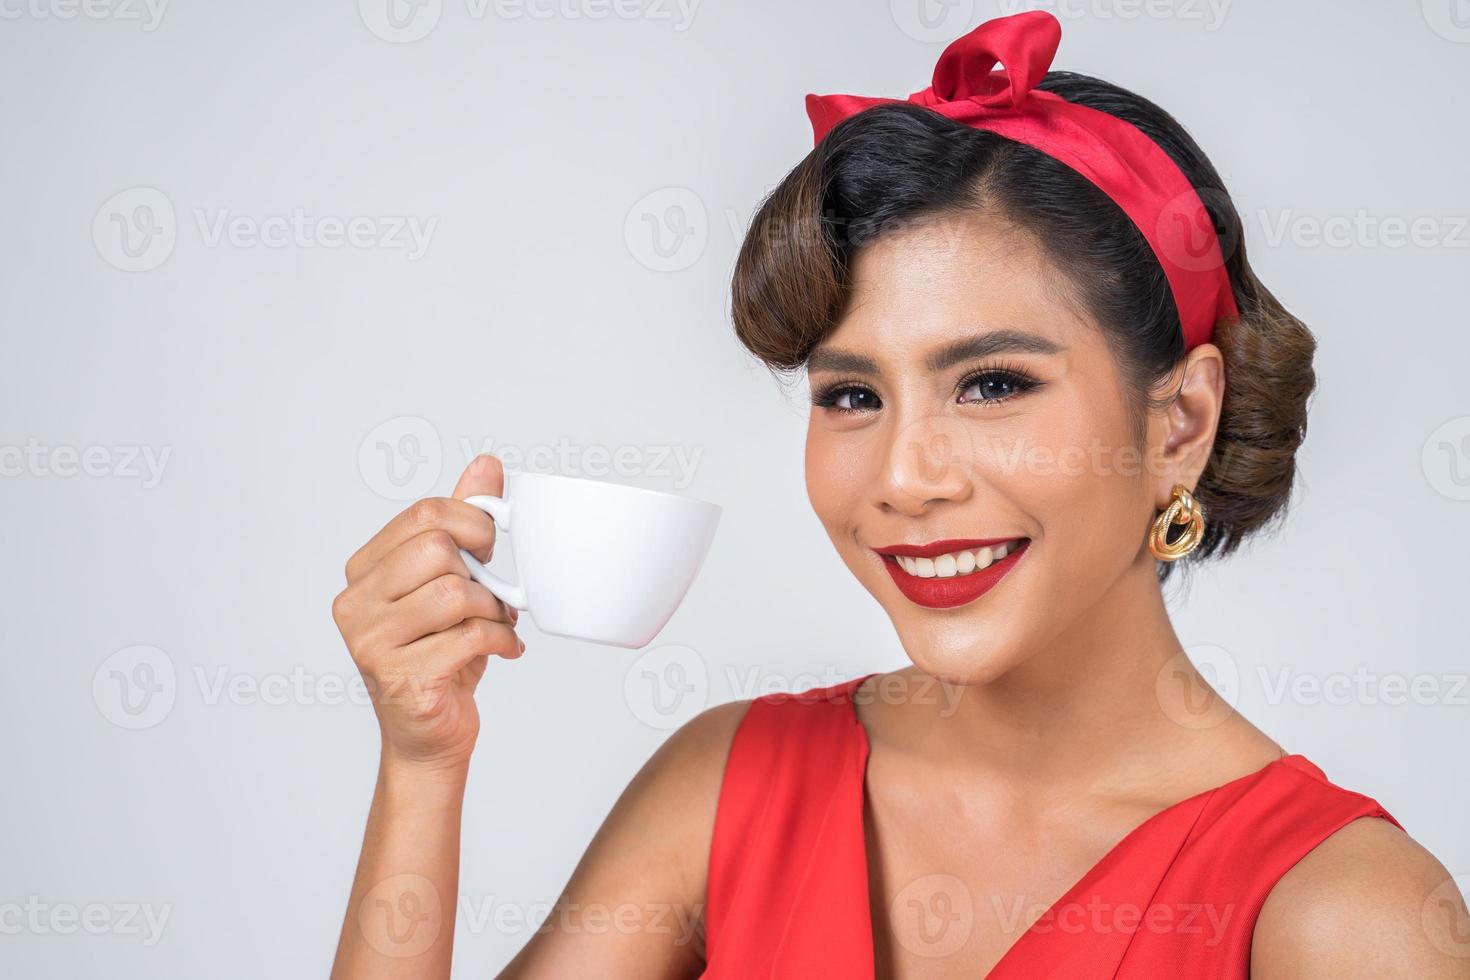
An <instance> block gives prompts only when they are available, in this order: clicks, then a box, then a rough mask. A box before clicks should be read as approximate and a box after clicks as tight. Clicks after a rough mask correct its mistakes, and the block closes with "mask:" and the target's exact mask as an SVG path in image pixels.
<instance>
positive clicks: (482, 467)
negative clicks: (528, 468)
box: [454, 453, 505, 562]
mask: <svg viewBox="0 0 1470 980" xmlns="http://www.w3.org/2000/svg"><path fill="white" fill-rule="evenodd" d="M480 494H488V495H490V496H492V497H500V496H504V494H505V467H504V466H502V465H501V463H500V460H499V459H497V458H496V457H494V456H491V455H490V454H489V453H484V454H482V455H480V456H476V457H475V458H474V459H472V460H470V465H468V466H466V467H465V468H464V472H463V473H461V474H460V475H459V482H458V483H456V484H455V485H454V499H455V500H463V499H465V498H466V497H474V496H478V495H480ZM481 519H482V520H484V521H485V523H486V524H489V525H490V527H489V531H490V544H489V545H487V546H486V547H485V549H484V550H483V551H481V552H479V553H478V554H475V557H476V558H478V559H480V561H482V562H486V561H489V560H490V553H491V552H492V551H493V550H494V549H495V524H494V522H493V521H491V520H490V515H489V514H484V515H481Z"/></svg>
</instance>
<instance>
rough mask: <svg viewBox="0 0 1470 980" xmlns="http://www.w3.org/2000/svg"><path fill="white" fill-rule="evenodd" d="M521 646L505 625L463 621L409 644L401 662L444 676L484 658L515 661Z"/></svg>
mask: <svg viewBox="0 0 1470 980" xmlns="http://www.w3.org/2000/svg"><path fill="white" fill-rule="evenodd" d="M523 649H524V644H522V643H521V641H520V638H519V637H517V636H516V633H515V630H514V629H512V628H511V627H510V626H509V625H508V624H506V623H502V622H496V621H494V620H490V619H480V618H475V619H466V620H465V621H463V622H461V623H456V624H455V625H453V626H451V627H449V628H448V629H445V630H441V631H440V632H438V633H434V634H433V635H431V636H426V637H424V638H423V639H421V640H418V641H416V642H414V643H411V644H409V646H407V647H406V648H404V650H403V656H404V658H405V659H406V660H407V661H409V662H411V663H414V664H416V665H421V669H422V670H423V671H424V672H425V673H427V674H430V675H432V676H446V675H448V674H450V673H453V672H454V671H456V670H459V669H460V668H462V667H467V666H471V665H472V664H473V662H474V661H475V660H476V658H479V657H486V656H496V657H504V658H505V659H507V660H515V659H516V658H518V657H519V656H520V655H521V652H522V650H523Z"/></svg>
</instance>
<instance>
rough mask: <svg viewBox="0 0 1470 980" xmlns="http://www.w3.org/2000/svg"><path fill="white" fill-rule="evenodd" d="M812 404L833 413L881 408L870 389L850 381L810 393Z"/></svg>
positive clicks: (881, 404)
mask: <svg viewBox="0 0 1470 980" xmlns="http://www.w3.org/2000/svg"><path fill="white" fill-rule="evenodd" d="M812 404H813V405H815V406H817V407H818V408H826V409H831V410H832V411H834V412H850V413H855V412H871V411H874V410H876V409H878V408H881V407H883V403H882V401H880V400H879V398H878V395H877V394H876V393H875V392H874V391H873V390H872V389H870V388H865V387H864V386H862V385H860V384H855V383H853V382H851V381H838V382H835V383H833V384H830V385H827V386H825V387H823V388H820V389H818V390H816V391H813V392H812Z"/></svg>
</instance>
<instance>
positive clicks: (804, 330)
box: [732, 71, 1316, 582]
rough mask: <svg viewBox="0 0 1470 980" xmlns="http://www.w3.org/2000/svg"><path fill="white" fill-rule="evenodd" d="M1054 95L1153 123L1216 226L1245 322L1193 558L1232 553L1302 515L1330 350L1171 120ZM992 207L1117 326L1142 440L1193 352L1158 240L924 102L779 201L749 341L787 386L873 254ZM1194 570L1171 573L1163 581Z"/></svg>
mask: <svg viewBox="0 0 1470 980" xmlns="http://www.w3.org/2000/svg"><path fill="white" fill-rule="evenodd" d="M1038 87H1039V88H1041V89H1044V90H1046V91H1048V92H1052V93H1055V94H1056V95H1058V96H1060V97H1062V98H1064V99H1066V100H1068V101H1069V102H1075V103H1078V104H1080V105H1084V106H1088V107H1090V108H1093V109H1097V110H1100V111H1102V112H1107V113H1110V114H1112V115H1114V116H1116V117H1118V118H1120V119H1123V120H1126V121H1127V122H1130V123H1132V124H1133V125H1134V126H1136V127H1138V128H1139V129H1140V130H1142V131H1143V132H1144V133H1145V134H1146V135H1148V136H1149V137H1150V138H1151V139H1153V140H1154V141H1155V142H1156V143H1157V144H1158V145H1159V146H1160V147H1161V148H1162V149H1163V150H1164V152H1166V153H1167V154H1168V155H1169V156H1170V157H1171V158H1172V159H1173V160H1174V162H1175V163H1176V164H1177V165H1178V166H1179V168H1180V169H1181V170H1182V171H1183V173H1184V175H1185V176H1186V178H1188V180H1189V181H1190V183H1191V184H1192V185H1193V186H1194V188H1195V190H1196V191H1197V192H1198V194H1199V196H1200V199H1201V201H1202V202H1203V203H1204V205H1205V208H1206V210H1207V211H1208V213H1209V214H1210V217H1211V218H1212V219H1213V221H1214V224H1215V229H1216V233H1217V234H1218V236H1219V239H1220V247H1221V253H1222V254H1223V255H1224V258H1225V265H1226V269H1227V271H1228V273H1229V276H1230V283H1231V286H1232V289H1233V291H1234V294H1235V301H1236V305H1237V306H1238V307H1239V309H1240V318H1239V320H1238V321H1235V322H1231V323H1221V324H1219V325H1218V326H1216V328H1215V331H1214V335H1213V336H1212V338H1211V341H1212V342H1213V343H1214V344H1215V345H1216V346H1218V347H1219V348H1220V351H1221V353H1222V355H1223V357H1224V362H1225V377H1226V388H1225V396H1224V401H1223V404H1222V406H1221V412H1220V420H1219V426H1218V429H1217V432H1216V436H1215V443H1214V447H1213V449H1212V451H1211V454H1210V459H1209V461H1208V463H1207V465H1206V467H1205V469H1204V472H1203V474H1202V475H1201V477H1200V481H1199V485H1198V486H1197V487H1196V488H1195V489H1194V493H1195V496H1196V497H1197V498H1198V500H1199V501H1200V503H1201V504H1202V505H1203V507H1204V511H1205V518H1206V520H1205V532H1204V537H1203V540H1202V541H1201V542H1200V544H1199V545H1198V546H1197V547H1196V548H1195V549H1194V551H1192V552H1190V554H1189V555H1188V556H1187V558H1186V559H1184V561H1190V560H1198V559H1200V558H1205V557H1208V556H1211V555H1221V556H1223V555H1228V554H1230V553H1231V552H1233V551H1234V550H1235V549H1236V548H1237V547H1238V546H1239V545H1240V543H1241V541H1242V540H1243V539H1244V538H1245V537H1246V536H1247V535H1250V534H1252V533H1253V532H1256V531H1259V530H1261V529H1263V528H1265V527H1267V526H1268V525H1269V524H1271V523H1272V522H1273V520H1275V519H1276V518H1278V517H1280V516H1281V515H1282V514H1283V513H1284V511H1285V508H1286V504H1287V502H1288V499H1289V497H1290V494H1291V488H1292V484H1293V481H1294V478H1295V470H1296V450H1297V447H1298V446H1299V445H1301V442H1302V440H1303V439H1304V438H1305V436H1306V427H1307V402H1308V399H1309V397H1310V395H1311V394H1312V391H1313V389H1314V387H1315V385H1316V376H1315V374H1314V372H1313V369H1312V356H1313V353H1314V351H1315V348H1316V341H1315V339H1314V338H1313V337H1312V334H1311V332H1310V331H1309V330H1308V329H1307V328H1306V326H1305V325H1303V324H1302V322H1301V321H1300V320H1298V319H1297V318H1296V317H1294V316H1292V315H1291V314H1290V313H1288V312H1287V311H1286V309H1285V308H1284V307H1283V306H1282V305H1281V303H1280V302H1279V301H1278V300H1277V299H1276V297H1274V296H1273V295H1271V293H1270V292H1269V291H1268V290H1267V289H1266V287H1265V286H1263V285H1262V284H1261V282H1260V280H1258V279H1257V278H1256V276H1255V273H1254V272H1252V271H1251V268H1250V265H1249V264H1248V263H1247V261H1246V255H1245V244H1244V240H1243V236H1242V229H1241V221H1240V216H1239V214H1238V213H1237V212H1236V209H1235V205H1234V204H1233V203H1232V201H1231V200H1230V196H1229V195H1228V194H1227V193H1226V191H1225V188H1224V185H1223V183H1222V182H1221V180H1220V176H1219V174H1218V173H1217V172H1216V171H1215V168H1214V166H1213V165H1212V164H1211V163H1210V162H1209V160H1208V159H1207V158H1206V157H1205V155H1204V153H1203V152H1202V151H1201V150H1200V148H1199V146H1198V145H1197V144H1196V143H1195V141H1194V140H1193V138H1191V137H1190V135H1189V134H1188V133H1187V132H1186V131H1185V130H1184V128H1183V127H1182V126H1181V125H1180V124H1179V123H1178V122H1177V121H1176V120H1175V119H1174V118H1173V117H1172V116H1171V115H1169V114H1168V113H1167V112H1165V111H1164V110H1163V109H1161V108H1159V107H1158V106H1156V105H1155V104H1153V103H1152V102H1150V101H1148V100H1147V99H1144V98H1142V97H1141V96H1138V95H1135V94H1133V93H1132V92H1129V91H1127V90H1125V89H1122V88H1119V87H1117V86H1115V85H1112V84H1110V83H1108V82H1104V81H1101V80H1099V79H1096V78H1091V77H1089V76H1086V75H1079V74H1075V73H1072V72H1061V71H1053V72H1049V73H1048V74H1047V75H1046V77H1045V79H1044V80H1043V81H1042V82H1041V83H1040V85H1039V86H1038ZM976 213H983V214H989V215H995V216H998V217H999V218H1001V219H1002V220H1004V221H1007V222H1009V223H1011V224H1013V225H1015V226H1019V227H1020V228H1022V229H1024V230H1025V231H1027V232H1030V233H1031V235H1032V236H1034V239H1035V240H1036V242H1037V243H1038V244H1039V245H1040V247H1041V249H1042V252H1043V254H1045V256H1046V257H1047V259H1048V260H1049V261H1050V262H1051V263H1052V264H1053V265H1054V266H1056V267H1057V268H1058V269H1060V270H1061V271H1062V272H1063V274H1064V276H1065V280H1066V282H1065V291H1066V293H1067V294H1068V296H1069V297H1070V298H1071V299H1073V300H1074V301H1075V302H1076V303H1078V304H1079V305H1080V307H1081V308H1082V309H1085V310H1086V311H1087V312H1088V313H1090V314H1091V315H1092V317H1093V318H1094V319H1095V320H1096V321H1097V322H1098V323H1099V324H1100V325H1101V326H1102V329H1103V333H1104V335H1105V339H1106V342H1107V344H1108V347H1109V349H1110V350H1111V351H1112V353H1113V355H1114V357H1115V358H1116V359H1117V362H1118V364H1119V366H1120V369H1121V371H1120V373H1121V374H1122V376H1123V378H1124V379H1125V382H1126V384H1127V386H1128V389H1129V405H1130V409H1131V416H1132V422H1133V426H1134V432H1135V434H1136V436H1137V438H1138V440H1139V442H1140V443H1141V442H1142V435H1143V431H1144V430H1143V421H1144V419H1145V418H1146V413H1147V411H1148V410H1150V409H1156V408H1159V407H1162V406H1163V405H1167V404H1168V403H1169V401H1170V400H1171V399H1172V398H1173V397H1175V395H1174V394H1171V393H1170V392H1167V391H1165V390H1164V388H1165V387H1166V386H1167V382H1168V379H1169V378H1170V377H1171V376H1172V374H1173V372H1174V369H1175V368H1176V367H1177V365H1178V363H1179V362H1180V360H1181V359H1182V358H1183V357H1184V356H1185V353H1186V351H1185V348H1184V338H1183V333H1182V330H1181V327H1180V323H1179V313H1178V309H1177V307H1176V306H1175V303H1174V299H1173V294H1172V293H1171V291H1170V287H1169V282H1168V279H1167V278H1166V277H1165V275H1164V270H1163V268H1162V267H1161V266H1160V264H1159V262H1158V260H1157V259H1156V258H1155V257H1154V254H1153V251H1152V250H1151V249H1150V247H1149V245H1148V243H1147V241H1146V240H1145V239H1144V237H1143V235H1142V234H1141V233H1140V232H1139V231H1138V229H1137V227H1135V226H1134V224H1133V223H1132V221H1131V220H1130V219H1129V218H1128V216H1127V215H1126V214H1125V213H1124V212H1123V210H1122V209H1121V208H1119V207H1118V206H1117V204H1115V203H1114V202H1113V201H1112V200H1111V199H1110V198H1109V197H1108V196H1107V195H1106V194H1104V193H1103V192H1102V191H1101V190H1099V189H1098V188H1097V187H1096V186H1095V185H1093V184H1092V183H1091V182H1089V181H1088V180H1087V179H1086V178H1084V177H1082V176H1081V175H1080V174H1078V173H1077V172H1076V171H1074V170H1072V169H1070V168H1069V167H1067V166H1066V165H1065V164H1062V163H1060V162H1058V161H1057V160H1055V159H1053V158H1052V157H1049V156H1047V155H1046V154H1044V153H1042V152H1040V151H1039V150H1036V149H1033V148H1032V147H1029V146H1026V145H1024V144H1021V143H1016V142H1014V141H1012V140H1008V139H1006V138H1004V137H1001V136H998V135H996V134H994V133H991V132H987V131H985V130H981V129H976V128H974V127H971V126H967V125H964V124H962V123H957V122H954V121H953V120H950V119H947V118H945V117H944V116H941V115H940V114H938V113H937V112H933V111H931V110H929V109H926V108H924V107H921V106H917V105H912V104H908V103H901V102H900V103H887V104H883V105H880V106H877V107H874V108H870V109H867V110H865V111H863V112H860V113H858V114H856V115H854V116H852V117H850V118H848V119H845V120H843V121H842V122H841V123H839V124H838V125H837V126H836V127H834V128H833V129H832V130H831V132H830V133H828V134H827V137H826V138H825V139H824V140H823V141H822V142H821V143H820V144H819V145H818V146H817V147H816V148H815V149H813V150H812V152H811V153H810V154H808V155H807V157H806V158H805V159H804V160H802V161H801V163H799V164H798V165H797V166H796V167H795V168H794V169H792V170H791V172H790V173H789V174H787V175H786V177H785V178H784V179H783V180H782V181H781V183H780V184H779V185H777V186H776V188H775V189H774V190H772V191H771V193H770V194H769V195H767V197H766V198H765V200H764V201H763V202H762V204H761V207H760V208H759V210H758V211H757V213H756V215H755V218H754V219H753V220H752V222H751V226H750V229H749V231H748V232H747V234H746V237H745V240H744V242H743V243H742V245H741V248H740V254H739V257H738V258H737V260H736V265H735V272H734V277H733V283H732V299H733V309H732V313H733V319H734V323H735V333H736V336H737V337H738V338H739V339H740V341H741V343H742V344H743V345H744V346H745V347H746V349H747V350H749V351H750V352H751V353H752V354H753V355H754V356H755V357H756V358H758V359H759V360H760V361H762V362H763V363H764V364H765V365H766V366H767V367H768V368H770V369H771V370H772V371H773V372H774V373H776V374H777V375H778V376H779V375H785V374H787V373H789V372H794V371H796V370H797V369H800V368H802V367H804V366H805V364H806V361H807V358H808V357H809V356H810V355H811V352H812V350H813V349H814V348H815V347H816V346H817V345H818V344H819V343H820V342H821V341H822V340H823V339H824V338H825V337H826V336H827V335H828V334H829V333H830V332H831V331H832V330H833V329H834V328H835V327H836V325H837V323H838V322H839V320H840V319H841V317H842V315H843V312H844V310H845V309H846V306H847V302H848V298H849V294H850V280H849V269H850V267H851V263H852V261H853V258H854V256H855V255H856V253H857V251H858V250H859V249H861V248H862V247H863V246H864V245H866V244H868V243H870V242H871V241H873V240H874V238H876V237H877V236H878V235H880V234H882V233H883V232H884V231H885V230H891V229H893V228H895V227H897V226H900V225H902V224H904V223H908V222H912V221H915V220H918V219H923V218H928V217H939V216H945V215H956V214H976ZM1140 448H1141V447H1140ZM1181 563H1182V562H1159V563H1158V565H1159V569H1158V574H1159V579H1160V581H1161V582H1162V581H1164V580H1166V579H1167V578H1168V576H1169V573H1170V571H1171V569H1172V568H1173V566H1175V565H1178V564H1181Z"/></svg>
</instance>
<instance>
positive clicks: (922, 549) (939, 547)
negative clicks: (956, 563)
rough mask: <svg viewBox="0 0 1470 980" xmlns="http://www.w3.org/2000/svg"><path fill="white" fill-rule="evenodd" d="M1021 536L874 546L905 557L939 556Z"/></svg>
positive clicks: (881, 551) (885, 552)
mask: <svg viewBox="0 0 1470 980" xmlns="http://www.w3.org/2000/svg"><path fill="white" fill-rule="evenodd" d="M1019 538H1020V535H1017V536H1016V537H1014V538H945V539H944V540H943V541H930V542H929V543H928V544H891V545H888V546H887V547H886V548H874V549H873V550H874V551H876V552H878V554H880V555H903V556H904V557H905V558H938V557H939V556H940V555H947V554H949V553H950V552H951V551H974V550H975V549H976V548H989V547H990V546H991V545H997V544H1005V543H1006V542H1007V541H1015V540H1017V539H1019Z"/></svg>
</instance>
